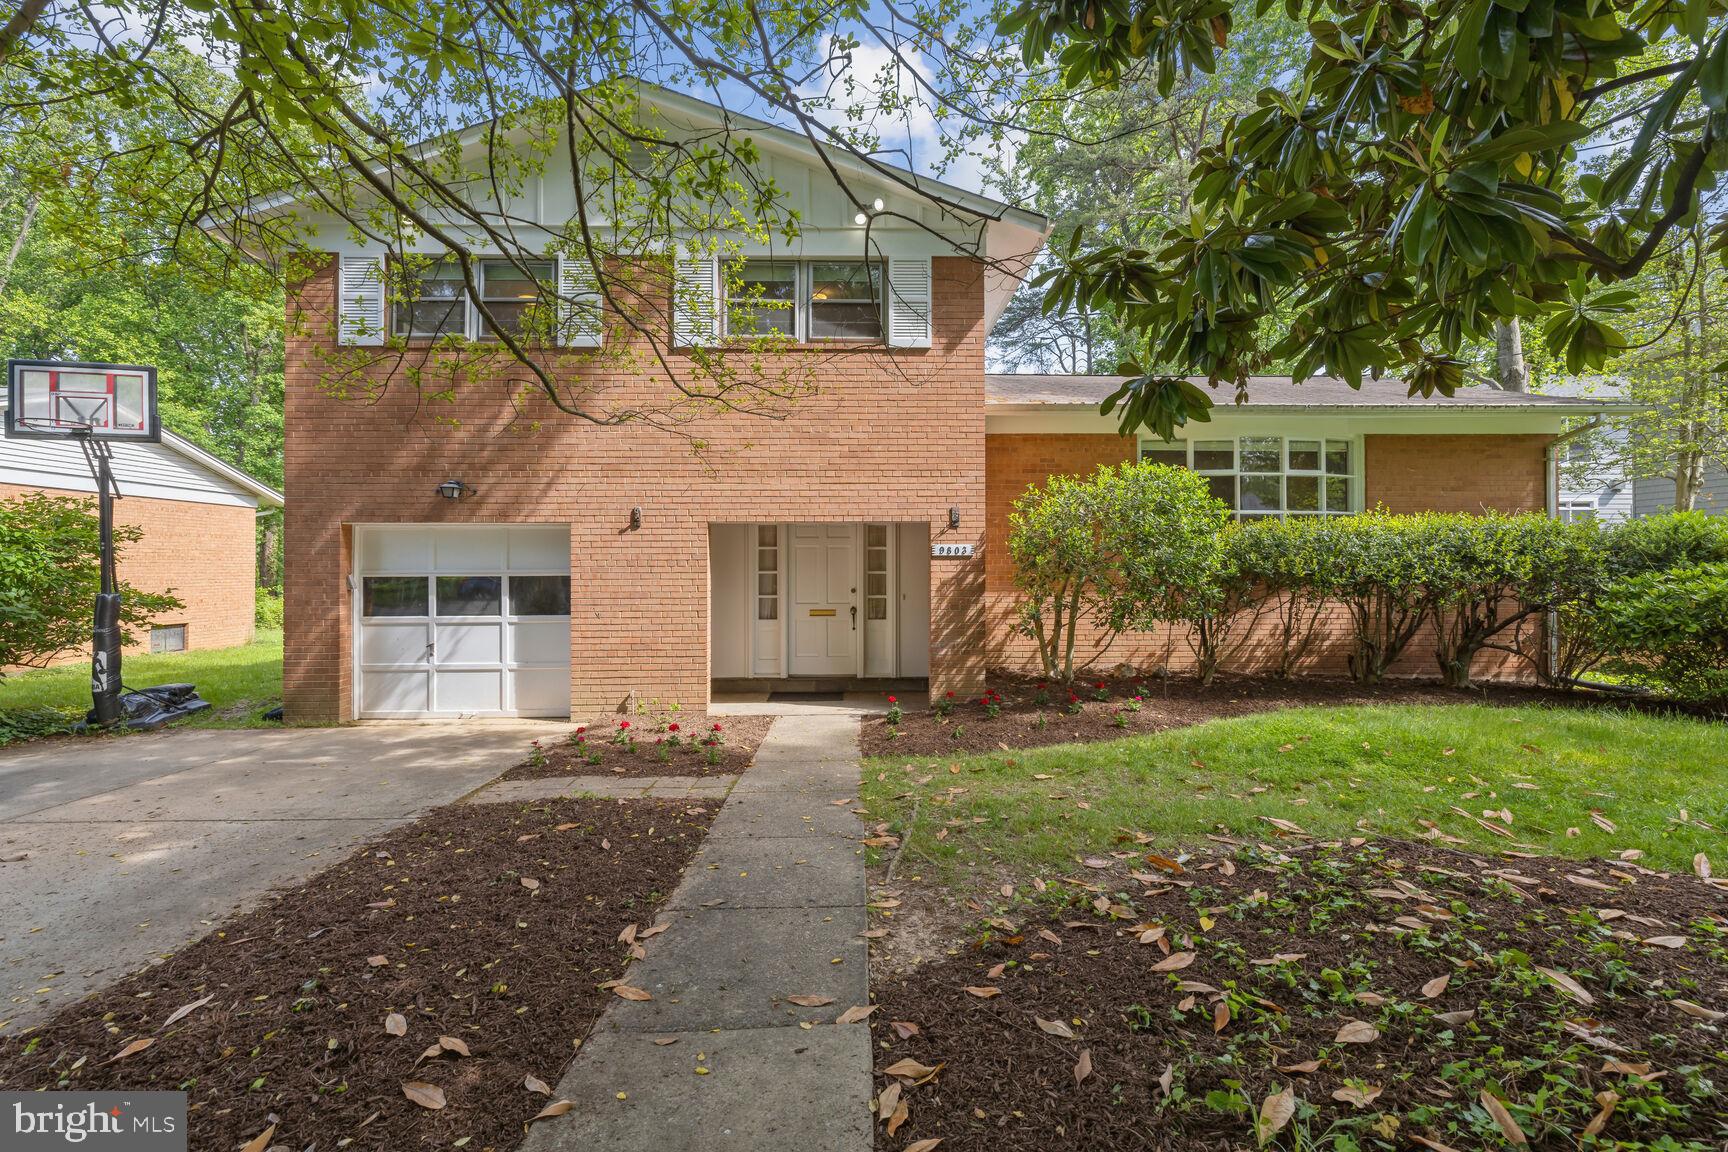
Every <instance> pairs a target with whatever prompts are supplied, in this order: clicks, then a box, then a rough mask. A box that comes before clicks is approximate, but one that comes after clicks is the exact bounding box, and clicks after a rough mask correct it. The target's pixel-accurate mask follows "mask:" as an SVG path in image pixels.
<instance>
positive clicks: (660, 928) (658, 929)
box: [636, 924, 671, 940]
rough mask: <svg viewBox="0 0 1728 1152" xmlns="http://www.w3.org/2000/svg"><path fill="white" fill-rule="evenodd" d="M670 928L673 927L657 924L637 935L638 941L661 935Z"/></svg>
mask: <svg viewBox="0 0 1728 1152" xmlns="http://www.w3.org/2000/svg"><path fill="white" fill-rule="evenodd" d="M670 927H671V925H670V924H656V925H654V927H652V928H644V929H642V931H640V932H638V933H636V939H638V940H647V939H649V938H650V937H653V936H658V935H660V933H662V932H664V931H666V929H668V928H670Z"/></svg>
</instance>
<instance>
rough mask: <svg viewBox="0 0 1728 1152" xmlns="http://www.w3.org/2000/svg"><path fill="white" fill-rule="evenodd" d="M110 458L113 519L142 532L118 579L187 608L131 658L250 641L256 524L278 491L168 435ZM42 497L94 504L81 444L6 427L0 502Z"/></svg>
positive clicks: (138, 640)
mask: <svg viewBox="0 0 1728 1152" xmlns="http://www.w3.org/2000/svg"><path fill="white" fill-rule="evenodd" d="M113 451H114V465H113V467H114V478H115V481H116V482H117V483H118V484H119V486H120V494H121V499H119V500H117V501H115V502H114V519H115V522H116V523H119V524H129V525H132V526H134V527H136V528H138V529H140V530H141V531H142V532H143V536H142V538H141V539H139V541H138V542H137V543H136V544H133V545H131V546H129V547H128V548H127V549H126V550H125V551H124V552H123V553H122V555H121V557H120V569H119V571H120V579H121V580H123V581H125V582H126V583H128V584H131V585H132V586H134V587H136V588H139V589H141V590H143V591H146V592H173V594H174V595H175V596H177V597H179V599H180V600H181V601H182V603H183V604H184V607H183V608H181V609H179V610H177V611H175V612H173V613H172V614H170V615H167V616H164V617H162V618H161V619H159V620H155V621H152V623H151V626H150V629H149V631H148V633H146V634H144V635H138V636H136V637H135V640H134V643H133V644H132V646H131V647H130V648H129V649H128V651H129V652H178V651H183V650H191V649H205V648H227V647H231V646H233V645H236V644H245V643H248V642H249V641H251V639H252V626H253V620H254V617H255V615H256V608H257V601H256V596H257V589H256V585H257V556H258V547H257V530H256V524H257V520H258V517H259V516H260V515H261V514H266V513H272V512H273V511H274V510H275V509H277V508H280V507H282V494H281V493H280V492H278V491H276V490H275V489H274V488H271V487H270V486H269V485H267V484H264V483H261V482H260V481H258V480H255V479H253V478H252V477H251V476H248V475H247V474H246V473H244V472H242V471H240V470H239V469H238V468H235V467H233V466H232V465H229V464H227V463H225V462H224V461H222V460H220V459H218V458H216V457H215V456H212V455H211V454H210V453H208V452H206V451H204V450H203V449H201V448H199V447H198V446H197V445H195V444H193V443H192V442H191V441H189V440H186V439H184V438H183V437H180V436H176V435H175V434H174V433H172V432H169V431H167V430H166V429H164V430H163V432H162V440H161V443H155V444H152V443H136V444H134V443H117V444H114V445H113ZM36 492H40V493H43V494H45V495H49V496H73V497H89V498H90V499H92V500H94V499H95V496H96V484H95V481H94V480H92V479H91V477H90V468H89V465H88V464H87V463H86V462H85V460H84V454H83V453H82V451H80V449H79V448H78V446H77V444H75V443H72V442H70V441H62V440H28V439H7V438H6V437H5V432H4V430H3V429H0V500H7V499H11V498H14V497H17V496H22V495H26V494H29V493H36ZM78 656H79V654H77V653H68V654H67V657H66V658H67V659H75V658H78Z"/></svg>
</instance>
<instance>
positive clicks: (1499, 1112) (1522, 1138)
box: [1477, 1088, 1530, 1147]
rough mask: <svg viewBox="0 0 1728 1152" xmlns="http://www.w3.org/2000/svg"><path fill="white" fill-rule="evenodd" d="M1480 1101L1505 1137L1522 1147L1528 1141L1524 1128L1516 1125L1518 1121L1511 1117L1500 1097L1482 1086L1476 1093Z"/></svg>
mask: <svg viewBox="0 0 1728 1152" xmlns="http://www.w3.org/2000/svg"><path fill="white" fill-rule="evenodd" d="M1477 1099H1479V1100H1481V1101H1482V1107H1484V1108H1486V1109H1487V1110H1488V1115H1490V1116H1492V1117H1494V1123H1496V1124H1498V1125H1500V1131H1502V1132H1504V1133H1506V1139H1508V1140H1510V1141H1511V1142H1512V1143H1514V1144H1517V1145H1518V1146H1519V1147H1523V1146H1525V1145H1527V1144H1529V1143H1530V1138H1529V1137H1528V1136H1526V1135H1524V1129H1522V1128H1520V1127H1518V1121H1516V1120H1514V1119H1513V1118H1512V1113H1510V1112H1508V1111H1507V1110H1506V1105H1504V1104H1502V1103H1501V1102H1500V1098H1499V1097H1498V1096H1496V1095H1494V1094H1493V1093H1492V1092H1490V1091H1488V1089H1486V1088H1484V1089H1482V1090H1481V1092H1479V1093H1478V1094H1477Z"/></svg>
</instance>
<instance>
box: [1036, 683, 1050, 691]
mask: <svg viewBox="0 0 1728 1152" xmlns="http://www.w3.org/2000/svg"><path fill="white" fill-rule="evenodd" d="M1048 687H1050V685H1048V684H1040V685H1038V691H1040V692H1042V691H1044V689H1046V688H1048Z"/></svg>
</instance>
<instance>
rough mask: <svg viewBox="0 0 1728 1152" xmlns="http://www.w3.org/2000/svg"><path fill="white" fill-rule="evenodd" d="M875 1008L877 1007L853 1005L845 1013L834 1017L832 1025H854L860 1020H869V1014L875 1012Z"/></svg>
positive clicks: (873, 1005)
mask: <svg viewBox="0 0 1728 1152" xmlns="http://www.w3.org/2000/svg"><path fill="white" fill-rule="evenodd" d="M876 1008H877V1006H876V1005H875V1004H870V1005H864V1004H854V1005H853V1006H852V1007H850V1008H848V1009H846V1011H844V1012H842V1013H840V1015H838V1016H836V1017H835V1018H834V1023H836V1024H856V1023H858V1021H860V1020H867V1019H869V1018H870V1013H872V1012H874V1011H876Z"/></svg>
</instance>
